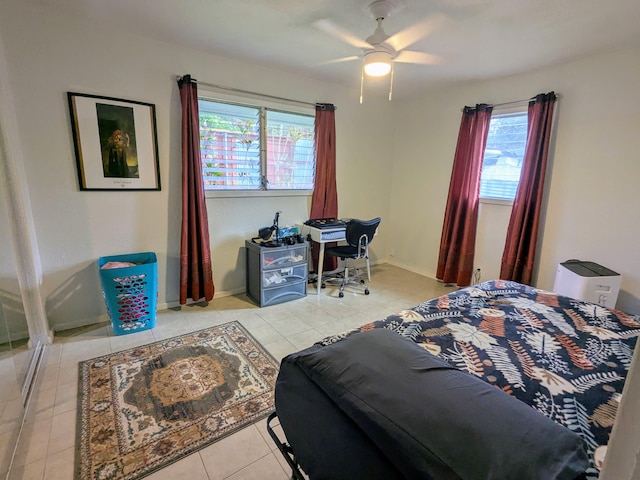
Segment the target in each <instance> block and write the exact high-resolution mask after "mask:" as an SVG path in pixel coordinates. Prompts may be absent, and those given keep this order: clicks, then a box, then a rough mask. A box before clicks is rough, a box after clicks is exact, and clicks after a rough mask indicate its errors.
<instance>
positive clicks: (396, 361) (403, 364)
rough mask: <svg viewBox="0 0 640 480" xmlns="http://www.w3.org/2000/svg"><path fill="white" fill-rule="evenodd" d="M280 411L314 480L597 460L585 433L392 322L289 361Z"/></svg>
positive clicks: (476, 474) (552, 473)
mask: <svg viewBox="0 0 640 480" xmlns="http://www.w3.org/2000/svg"><path fill="white" fill-rule="evenodd" d="M316 407H319V408H316ZM276 411H277V414H278V417H279V418H280V423H281V425H282V427H283V430H284V431H285V435H286V436H287V438H288V439H289V442H290V444H291V446H292V448H293V450H294V453H296V454H297V456H298V457H299V459H300V462H301V465H302V466H303V468H305V469H306V471H307V473H309V475H310V477H311V478H312V479H316V478H331V479H338V478H385V479H388V478H407V479H465V480H473V479H477V480H490V479H496V480H498V479H500V480H504V479H519V480H525V479H559V480H573V479H576V478H580V477H581V475H582V474H583V472H584V471H585V470H586V469H587V467H588V460H587V456H586V453H585V449H584V445H583V440H582V439H581V438H580V437H579V436H578V435H576V434H574V433H573V432H571V431H570V430H568V429H567V428H565V427H563V426H561V425H558V424H557V423H555V422H553V421H552V420H550V419H549V418H547V417H545V416H544V415H542V414H541V413H539V412H537V411H535V410H534V409H532V408H531V407H529V406H527V405H525V404H524V403H522V402H520V401H519V400H516V399H515V398H512V397H511V396H509V395H508V394H506V393H504V392H502V391H501V390H499V389H497V388H495V387H493V386H491V385H489V384H488V383H486V382H484V381H482V380H480V379H478V378H475V377H473V376H472V375H470V374H468V373H466V372H463V371H460V370H457V369H455V368H453V367H451V366H450V365H449V364H447V363H446V362H444V361H443V360H441V359H439V358H437V357H435V356H433V355H431V354H429V353H428V352H426V351H425V350H424V349H423V348H422V347H420V346H419V345H417V344H416V343H414V342H412V341H411V340H410V339H407V338H403V337H401V336H399V335H398V334H396V333H394V332H392V331H389V330H386V329H375V330H372V331H369V332H362V333H358V334H354V335H351V336H350V337H348V338H346V339H344V340H342V341H340V342H337V343H334V344H332V345H328V346H324V347H322V346H319V345H314V346H313V347H310V348H309V349H306V350H303V351H301V352H298V353H295V354H292V355H289V356H288V357H286V358H285V359H283V362H282V366H281V372H280V377H279V379H278V383H277V385H276ZM316 435H318V436H317V437H316ZM322 449H326V452H325V451H323V452H320V450H322ZM318 456H319V457H320V460H316V457H318ZM332 459H334V460H335V461H331V460H332ZM367 465H369V471H368V473H367V472H363V471H362V468H367V467H366V466H367ZM356 472H357V476H353V475H354V474H355V473H356Z"/></svg>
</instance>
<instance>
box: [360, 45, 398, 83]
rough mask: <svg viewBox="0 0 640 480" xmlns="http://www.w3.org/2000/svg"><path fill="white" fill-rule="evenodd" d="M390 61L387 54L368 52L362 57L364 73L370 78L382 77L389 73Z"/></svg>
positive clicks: (389, 55) (389, 56)
mask: <svg viewBox="0 0 640 480" xmlns="http://www.w3.org/2000/svg"><path fill="white" fill-rule="evenodd" d="M392 61H393V59H392V58H391V54H389V53H387V52H379V51H378V52H369V53H367V54H366V55H365V57H364V73H366V74H367V75H369V76H370V77H383V76H385V75H387V74H388V73H389V72H390V71H391V62H392Z"/></svg>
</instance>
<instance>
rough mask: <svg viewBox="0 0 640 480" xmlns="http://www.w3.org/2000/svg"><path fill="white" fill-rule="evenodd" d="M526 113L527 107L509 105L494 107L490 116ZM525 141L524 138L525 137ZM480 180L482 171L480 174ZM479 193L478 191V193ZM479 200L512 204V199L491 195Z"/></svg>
mask: <svg viewBox="0 0 640 480" xmlns="http://www.w3.org/2000/svg"><path fill="white" fill-rule="evenodd" d="M517 114H520V115H525V116H526V115H527V114H528V109H527V107H526V106H525V107H521V106H520V107H510V108H501V109H500V110H499V111H496V110H495V109H494V110H493V112H492V114H491V116H492V117H493V116H507V115H517ZM525 141H526V139H525ZM485 150H486V146H485ZM483 158H484V154H483ZM480 175H481V176H480V181H482V173H481V174H480ZM520 179H522V175H521V176H520ZM478 195H479V193H478ZM479 202H480V203H484V204H488V205H500V206H507V207H511V206H513V200H505V199H502V198H493V197H479Z"/></svg>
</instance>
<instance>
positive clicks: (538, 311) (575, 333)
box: [322, 280, 640, 479]
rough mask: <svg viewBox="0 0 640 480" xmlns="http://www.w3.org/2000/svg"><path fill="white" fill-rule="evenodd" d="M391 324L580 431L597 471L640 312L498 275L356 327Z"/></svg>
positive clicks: (594, 474)
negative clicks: (535, 286)
mask: <svg viewBox="0 0 640 480" xmlns="http://www.w3.org/2000/svg"><path fill="white" fill-rule="evenodd" d="M372 328H388V329H391V330H395V331H396V332H398V333H400V334H401V335H405V336H409V337H411V338H412V339H413V340H414V341H415V342H417V343H418V344H420V345H422V346H423V347H424V348H425V349H426V350H428V351H429V352H431V353H433V354H434V355H437V356H439V357H441V358H443V359H444V360H446V361H448V362H449V363H450V364H452V365H454V366H456V367H458V368H460V369H461V370H466V371H467V372H469V373H471V374H473V375H476V376H477V377H480V378H482V379H483V380H485V381H487V382H489V383H490V384H493V385H495V386H496V388H500V389H502V390H504V391H505V392H507V393H508V394H510V395H512V396H514V397H516V398H518V399H519V400H522V401H523V402H525V403H527V404H529V405H531V406H532V407H533V408H535V409H536V410H538V411H540V412H542V413H543V414H545V415H546V416H548V417H549V418H551V419H552V420H554V421H556V422H558V423H560V424H561V425H564V426H566V427H567V428H569V429H570V430H572V431H574V432H576V433H577V434H579V435H580V436H581V437H582V438H583V439H584V440H585V444H586V446H587V451H588V454H589V458H590V460H591V468H590V469H589V471H588V475H587V478H590V479H595V478H597V477H598V475H599V468H600V467H601V466H602V462H603V460H604V456H605V453H606V445H607V443H608V441H609V436H610V434H611V429H612V427H613V422H614V418H615V415H616V411H617V407H618V404H619V402H620V398H621V394H622V388H623V385H624V380H625V376H626V374H627V371H628V369H629V367H630V365H631V358H632V354H633V349H634V347H635V344H636V338H637V337H638V335H640V319H639V318H638V317H634V316H631V315H628V314H626V313H623V312H620V311H617V310H612V309H608V308H605V307H602V306H599V305H596V304H593V303H587V302H582V301H578V300H574V299H571V298H568V297H564V296H560V295H556V294H554V293H551V292H548V291H544V290H539V289H535V288H532V287H528V286H525V285H521V284H519V283H515V282H508V281H503V280H494V281H489V282H484V283H481V284H479V285H475V286H472V287H468V288H465V289H462V290H458V291H456V292H453V293H450V294H447V295H444V296H442V297H439V298H436V299H433V300H429V301H427V302H424V303H421V304H420V305H417V306H416V307H414V308H412V309H410V310H404V311H402V312H399V313H398V314H396V315H391V316H389V317H387V318H386V319H384V320H379V321H376V322H373V323H369V324H365V325H363V326H361V327H360V328H359V329H356V330H353V331H351V332H348V333H346V334H343V335H336V336H333V337H328V338H326V339H324V340H323V342H322V343H324V344H330V343H333V342H336V341H338V340H340V339H341V338H344V337H345V336H347V335H350V334H353V333H355V332H358V331H366V330H369V329H372Z"/></svg>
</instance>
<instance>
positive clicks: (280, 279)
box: [262, 263, 307, 288]
mask: <svg viewBox="0 0 640 480" xmlns="http://www.w3.org/2000/svg"><path fill="white" fill-rule="evenodd" d="M302 280H305V281H306V280H307V264H306V263H305V264H301V265H294V266H292V267H285V268H276V269H269V270H265V271H264V272H263V273H262V286H263V287H264V288H271V287H282V286H284V285H286V284H288V283H294V282H299V281H302Z"/></svg>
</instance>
